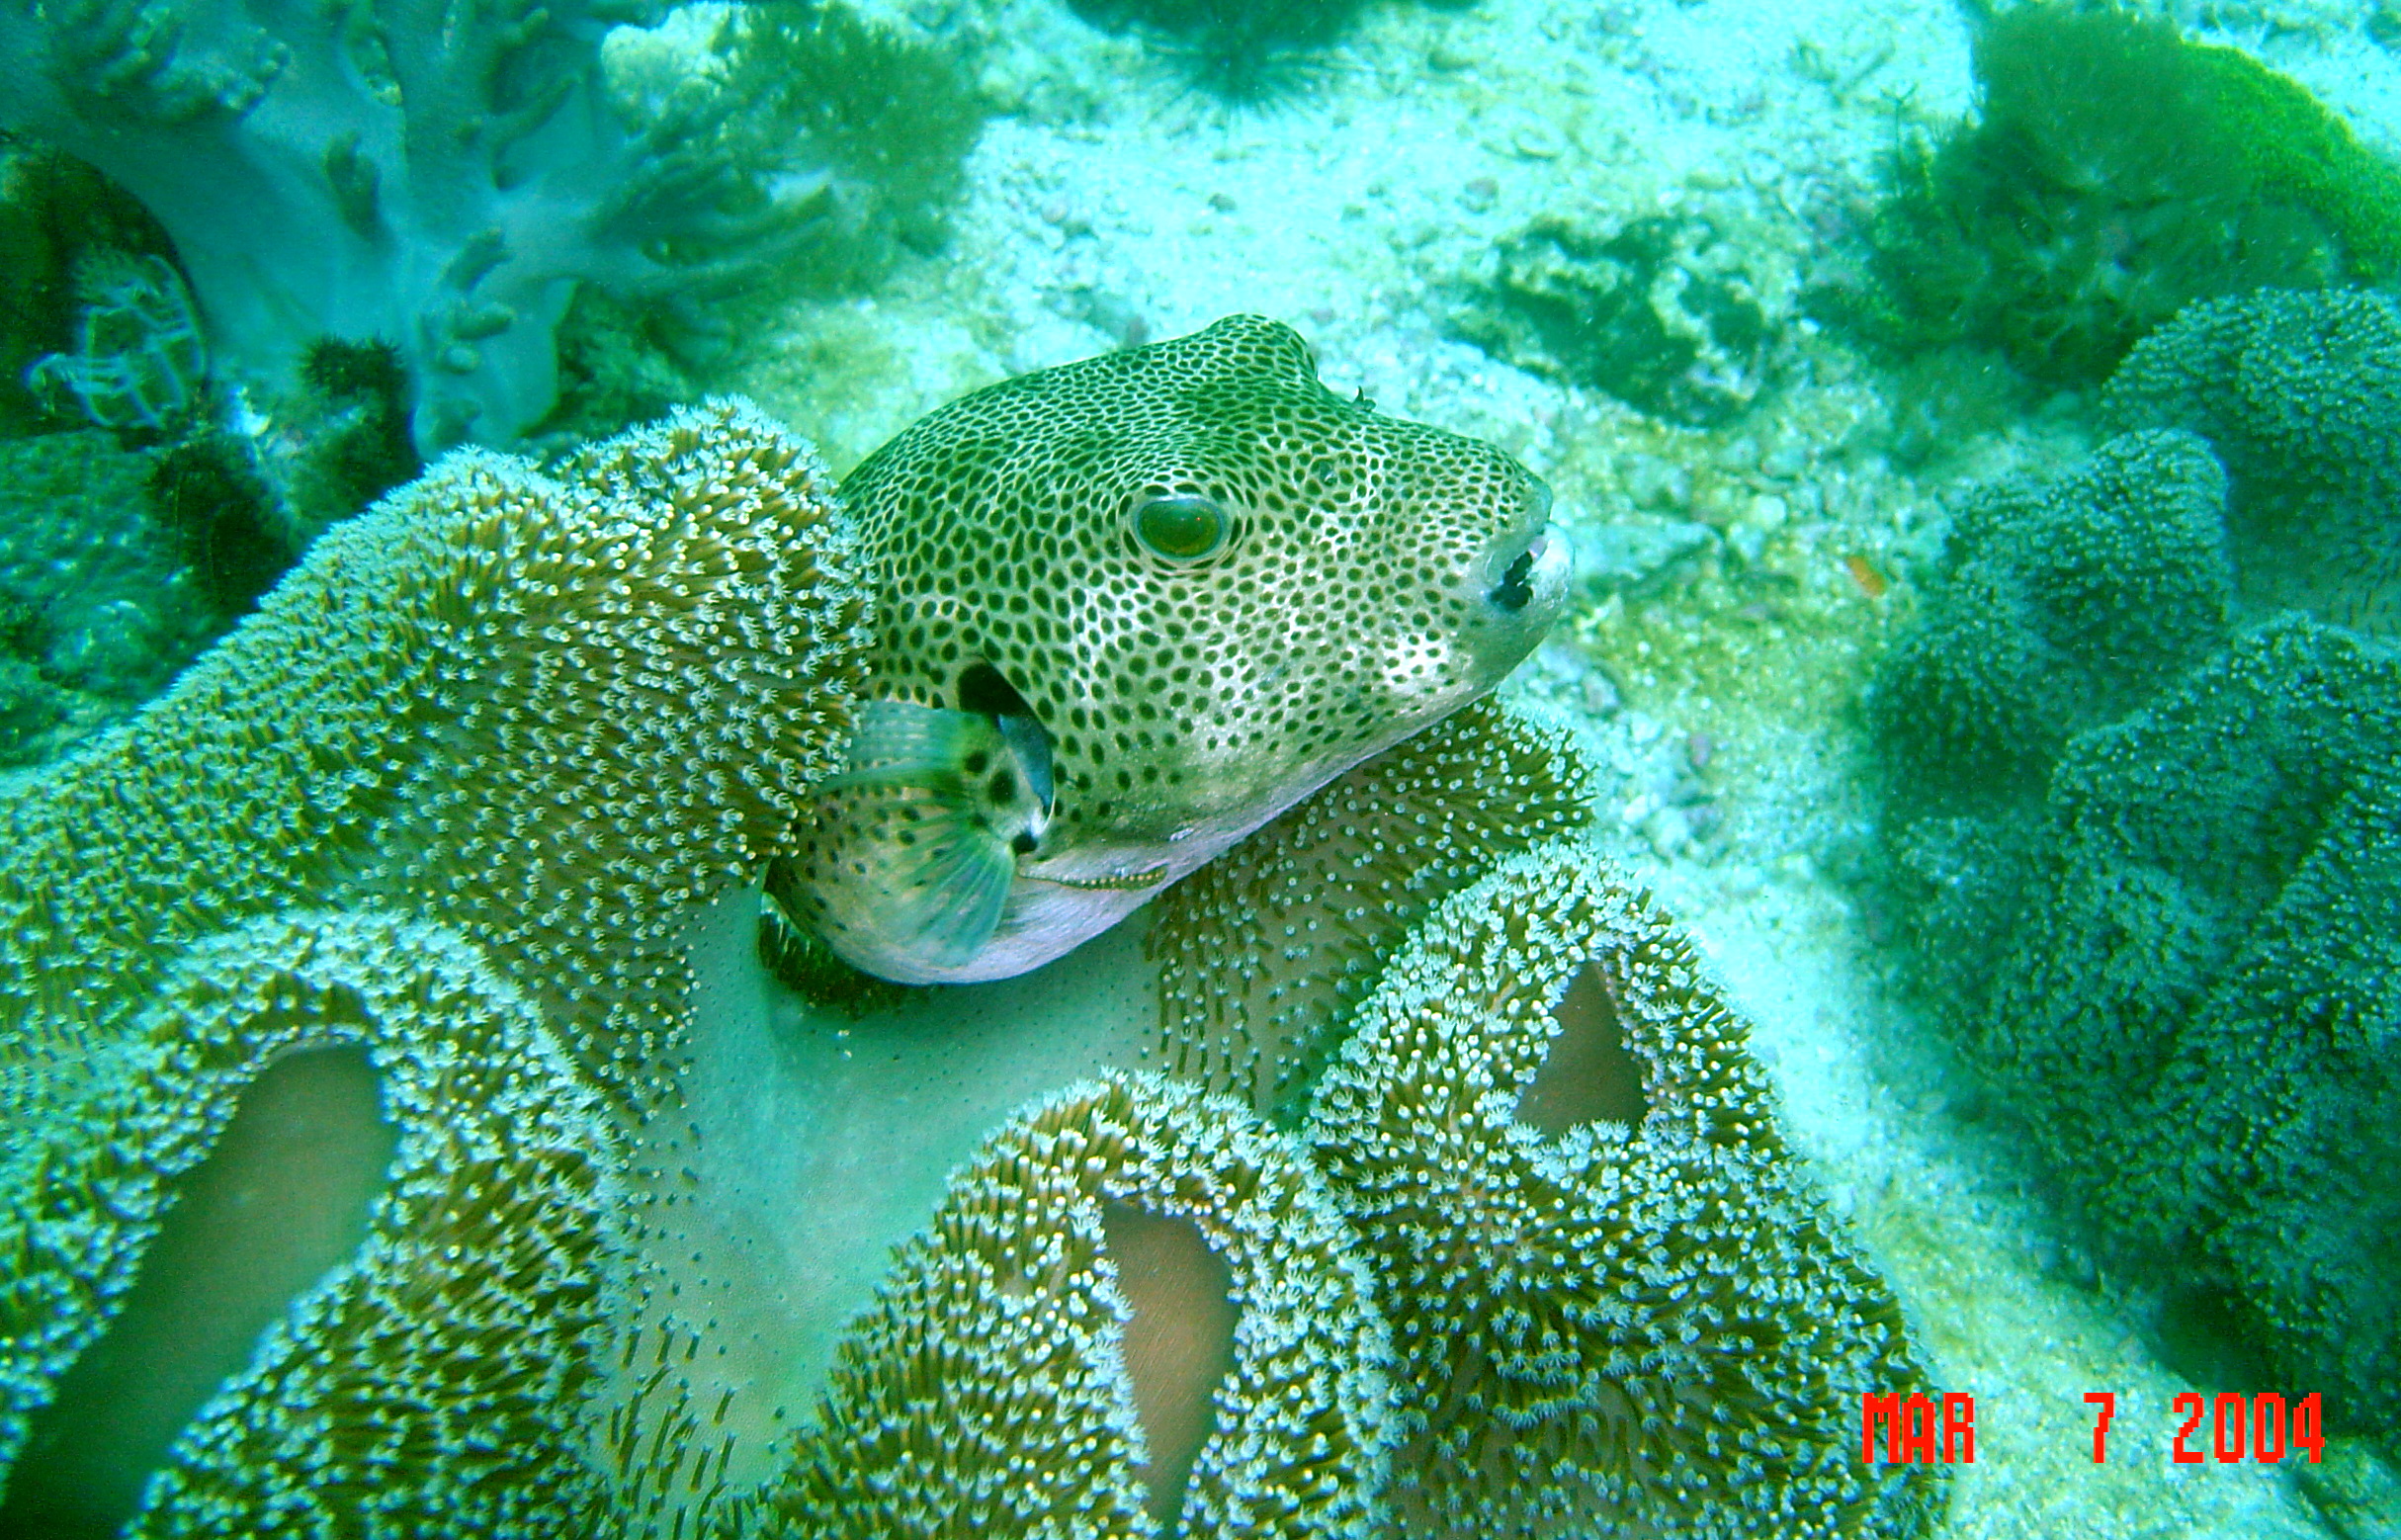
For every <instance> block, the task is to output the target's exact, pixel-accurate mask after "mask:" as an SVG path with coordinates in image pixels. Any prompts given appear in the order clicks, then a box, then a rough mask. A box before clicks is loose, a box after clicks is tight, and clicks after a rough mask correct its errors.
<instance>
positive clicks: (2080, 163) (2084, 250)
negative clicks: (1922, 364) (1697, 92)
mask: <svg viewBox="0 0 2401 1540" xmlns="http://www.w3.org/2000/svg"><path fill="white" fill-rule="evenodd" d="M1975 67H1976V78H1977V83H1978V86H1979V88H1980V93H1981V96H1980V109H1979V113H1978V116H1977V118H1976V119H1975V120H1974V121H1972V122H1970V123H1967V124H1964V125H1961V126H1960V127H1959V128H1955V129H1953V130H1951V131H1950V132H1949V133H1947V134H1946V135H1944V136H1943V137H1942V139H1941V141H1940V142H1939V143H1938V144H1933V145H1930V146H1929V145H1928V144H1926V143H1924V142H1923V141H1918V140H1911V141H1908V142H1905V143H1904V144H1902V145H1901V146H1899V147H1898V149H1897V150H1896V152H1895V155H1894V159H1893V165H1892V169H1891V171H1890V174H1889V187H1888V193H1887V197H1886V198H1885V200H1884V202H1883V203H1882V205H1881V206H1880V207H1879V209H1878V211H1877V214H1876V218H1875V222H1874V228H1873V230H1872V231H1871V233H1870V236H1869V243H1870V246H1871V257H1870V266H1871V270H1872V283H1871V285H1870V288H1869V292H1867V293H1865V294H1858V293H1851V294H1844V293H1841V292H1836V291H1826V292H1821V294H1820V295H1819V296H1818V297H1817V303H1818V305H1819V307H1820V309H1821V310H1822V311H1827V312H1830V313H1833V314H1835V315H1836V316H1838V317H1839V318H1843V319H1846V320H1849V321H1851V322H1853V323H1856V324H1857V325H1859V326H1860V327H1861V329H1862V330H1863V331H1864V332H1865V333H1866V334H1867V335H1868V336H1870V337H1871V338H1873V339H1875V340H1878V341H1880V342H1882V343H1884V344H1887V345H1889V346H1892V347H1895V348H1897V349H1901V350H1904V351H1916V350H1920V349H1924V348H1928V347H1937V346H1942V345H1945V344H1950V343H1956V342H1962V341H1965V342H1972V343H1976V344H1980V345H1983V346H1987V347H1993V348H1997V349H1999V350H2001V351H2002V352H2003V353H2004V354H2006V355H2007V356H2008V357H2009V358H2010V360H2011V362H2013V363H2014V364H2015V365H2016V366H2017V367H2018V368H2019V369H2020V370H2023V371H2024V372H2025V373H2026V374H2028V375H2031V376H2033V377H2035V378H2036V379H2039V380H2043V381H2048V382H2052V383H2055V384H2061V385H2088V384H2096V383H2098V382H2100V381H2101V379H2103V378H2104V377H2106V376H2107V374H2108V373H2109V371H2110V369H2111V368H2112V367H2114V366H2115V364H2116V363H2117V361H2118V359H2119V358H2121V357H2122V356H2123V355H2124V353H2125V351H2126V350H2127V349H2128V348H2129V347H2131V346H2132V345H2133V344H2134V343H2135V342H2136V341H2137V340H2138V339H2139V338H2141V337H2142V336H2143V335H2144V334H2145V333H2146V332H2148V331H2150V330H2151V329H2152V328H2153V327H2155V326H2157V325H2159V324H2160V323H2161V322H2163V321H2165V320H2166V319H2167V318H2168V317H2169V316H2171V315H2173V314H2175V313H2176V311H2177V310H2179V309H2181V308H2182V307H2183V306H2184V305H2186V304H2187V303H2188V302H2190V301H2191V300H2194V299H2204V298H2208V297H2212V296H2218V295H2227V294H2236V293H2242V292H2245V291H2248V290H2252V289H2257V288H2262V287H2266V286H2272V285H2281V286H2287V287H2318V286H2323V285H2328V284H2334V283H2339V282H2344V281H2351V280H2374V279H2379V278H2382V277H2384V276H2387V275H2389V274H2391V273H2392V272H2394V271H2395V270H2396V268H2397V267H2401V171H2397V170H2396V169H2395V168H2394V167H2393V166H2392V165H2390V164H2389V163H2387V162H2386V161H2384V160H2383V159H2381V158H2380V157H2378V156H2376V155H2374V154H2373V153H2371V152H2369V151H2368V150H2366V149H2365V148H2363V147H2362V146H2361V145H2360V144H2359V143H2358V140H2357V139H2356V138H2354V137H2353V135H2352V134H2351V131H2350V130H2349V129H2348V128H2345V127H2344V125H2343V124H2342V122H2341V121H2340V120H2339V119H2337V118H2336V117H2335V116H2334V115H2333V114H2331V113H2330V112H2329V111H2328V110H2327V109H2326V108H2325V107H2324V106H2323V105H2322V104H2320V103H2319V102H2317V101H2316V100H2315V99H2314V98H2312V97H2311V96H2310V95H2309V94H2308V93H2307V92H2306V91H2305V90H2303V89H2302V88H2301V87H2300V86H2299V85H2297V84H2295V83H2294V82H2292V81H2290V80H2287V79H2285V78H2284V77H2283V76H2281V75H2278V74H2276V73H2274V72H2273V71H2272V70H2270V69H2268V68H2267V67H2266V66H2264V65H2262V64H2260V63H2259V62H2257V61H2256V60H2254V59H2252V58H2251V57H2249V56H2248V55H2246V54H2243V53H2240V52H2238V51H2236V50H2234V49H2232V48H2226V47H2220V46H2214V45H2209V44H2202V43H2192V42H2189V41H2187V40H2186V39H2185V38H2183V37H2181V36H2180V35H2179V34H2178V33H2177V31H2176V29H2175V28H2174V27H2173V26H2172V25H2170V24H2168V23H2166V22H2163V21H2159V20H2155V19H2147V18H2144V17H2141V16H2138V15H2136V14H2134V13H2133V12H2130V11H2126V10H2121V9H2116V8H2104V9H2098V10H2090V11H2087V10H2076V9H2071V8H2069V7H2067V6H2066V5H2062V4H2033V5H2024V6H2020V7H2018V8H2016V9H2015V10H2011V11H2008V12H2005V13H2003V14H2001V15H1999V16H1995V17H1991V18H1989V19H1987V20H1986V21H1985V22H1984V23H1983V24H1982V26H1981V30H1980V32H1979V35H1978V37H1977V40H1976V51H1975ZM2128 104H2140V106H2141V110H2139V111H2130V110H2129V109H2128Z"/></svg>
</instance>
